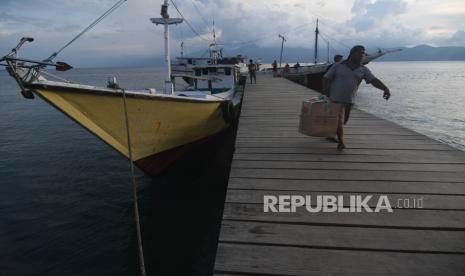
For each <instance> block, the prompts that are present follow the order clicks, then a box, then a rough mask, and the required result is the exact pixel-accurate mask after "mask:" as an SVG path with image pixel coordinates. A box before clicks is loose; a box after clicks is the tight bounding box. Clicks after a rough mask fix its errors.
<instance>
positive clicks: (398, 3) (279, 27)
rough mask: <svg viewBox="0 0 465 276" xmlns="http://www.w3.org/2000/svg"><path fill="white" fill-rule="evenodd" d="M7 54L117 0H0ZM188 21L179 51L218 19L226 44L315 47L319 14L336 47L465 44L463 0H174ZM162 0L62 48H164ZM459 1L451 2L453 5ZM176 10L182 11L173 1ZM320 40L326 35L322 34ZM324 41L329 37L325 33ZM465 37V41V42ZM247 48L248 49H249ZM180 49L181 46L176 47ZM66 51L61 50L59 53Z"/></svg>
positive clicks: (96, 52) (36, 47)
mask: <svg viewBox="0 0 465 276" xmlns="http://www.w3.org/2000/svg"><path fill="white" fill-rule="evenodd" d="M0 1H1V10H0V37H1V40H0V55H1V54H2V53H3V52H7V51H9V50H10V48H11V47H12V46H14V45H15V44H16V43H17V41H18V40H19V38H20V37H21V36H25V35H28V36H33V37H34V38H36V40H35V41H34V43H33V44H32V45H30V46H28V47H25V49H24V51H25V53H27V54H30V55H31V57H36V58H42V57H43V56H44V55H49V54H50V53H51V52H53V51H55V50H57V48H60V47H61V46H62V45H64V44H65V43H67V42H68V41H69V40H70V39H72V38H73V37H74V36H75V35H76V34H78V33H79V32H80V31H81V30H82V29H84V28H85V27H86V26H87V25H88V24H90V23H91V22H92V21H93V20H95V19H96V18H98V17H99V16H100V15H101V14H102V13H103V12H105V11H106V10H107V9H108V8H110V7H111V6H112V5H113V4H114V3H116V2H117V0H21V1H18V0H0ZM174 1H175V3H176V5H177V7H178V8H179V9H180V10H181V12H182V13H183V15H184V16H185V18H186V19H187V20H188V21H189V23H190V25H191V26H192V27H193V28H194V29H195V30H196V32H198V33H199V34H200V35H201V37H202V38H200V37H198V36H197V35H196V34H194V32H193V31H192V30H191V29H190V28H189V26H188V25H187V24H186V23H183V24H181V25H178V26H172V27H171V29H170V30H171V38H172V40H171V46H172V47H171V48H172V53H179V51H180V44H181V42H182V41H183V42H184V45H185V53H186V54H189V53H198V52H201V51H205V50H206V49H207V48H208V45H209V42H210V41H205V40H211V39H212V32H211V30H212V24H211V22H212V21H213V20H215V30H216V36H217V40H218V41H219V42H220V43H223V44H225V52H226V53H228V51H230V50H232V49H234V48H242V49H247V48H251V47H258V48H260V47H262V48H270V47H274V48H279V47H280V45H281V40H280V39H279V38H278V34H283V35H284V36H285V37H286V39H287V41H286V43H285V47H300V48H308V49H309V55H310V53H311V51H310V48H312V47H313V43H314V28H315V21H316V18H319V19H320V31H321V34H322V35H323V36H324V39H326V40H329V41H330V43H331V45H330V46H331V47H332V48H336V50H338V51H339V50H341V51H345V50H347V48H349V47H351V46H353V45H355V44H364V45H365V46H367V47H377V46H379V47H383V48H388V47H397V46H404V45H418V44H434V45H447V44H450V45H465V44H464V39H463V35H464V34H463V30H465V21H464V20H463V16H465V14H464V12H465V6H463V0H430V1H418V0H350V1H324V0H254V1H243V0H221V1H217V0H174ZM161 3H162V0H158V1H154V0H128V1H127V2H125V3H124V4H123V5H122V6H121V7H120V8H119V9H118V10H116V11H115V12H114V13H112V14H111V15H110V16H108V17H107V18H105V20H103V21H102V22H101V23H99V24H98V25H97V26H96V27H95V28H94V29H92V30H91V31H90V32H89V33H86V34H85V35H84V36H82V37H81V38H80V39H79V40H77V41H76V42H75V43H73V44H72V45H71V46H70V47H68V48H67V49H66V50H65V51H63V53H62V54H61V55H62V56H63V57H65V58H74V59H75V60H77V61H78V62H79V61H80V59H79V57H84V56H85V57H86V58H88V59H91V58H92V57H102V56H105V57H107V56H108V57H111V56H114V57H118V56H121V55H128V54H137V55H141V56H147V57H151V56H160V55H162V54H163V28H162V27H161V26H155V25H153V24H152V23H150V21H149V18H151V17H159V16H160V15H159V13H160V4H161ZM451 7H452V8H451ZM461 7H462V8H461ZM169 14H170V15H171V16H172V17H179V15H178V14H177V11H176V10H175V8H174V7H173V5H171V3H170V8H169ZM320 41H321V40H320ZM321 42H322V45H324V44H325V42H324V41H321ZM461 43H462V44H461ZM245 54H247V53H245ZM173 55H174V54H173ZM60 57H61V56H60Z"/></svg>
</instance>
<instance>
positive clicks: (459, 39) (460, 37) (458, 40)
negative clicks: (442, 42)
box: [447, 30, 465, 46]
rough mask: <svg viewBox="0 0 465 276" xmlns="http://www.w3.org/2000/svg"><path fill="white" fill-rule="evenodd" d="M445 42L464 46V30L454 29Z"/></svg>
mask: <svg viewBox="0 0 465 276" xmlns="http://www.w3.org/2000/svg"><path fill="white" fill-rule="evenodd" d="M447 42H450V43H451V44H452V45H456V46H465V31H463V30H458V31H456V32H455V33H454V34H453V35H452V36H451V37H450V38H449V39H447Z"/></svg>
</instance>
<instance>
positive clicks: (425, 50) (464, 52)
mask: <svg viewBox="0 0 465 276" xmlns="http://www.w3.org/2000/svg"><path fill="white" fill-rule="evenodd" d="M396 49H402V51H399V52H394V53H389V54H387V55H385V56H383V57H381V58H379V59H377V60H376V61H452V60H464V61H465V47H432V46H428V45H419V46H415V47H412V48H407V47H398V48H396ZM377 50H378V49H368V50H367V51H368V52H376V51H377ZM348 52H349V49H347V51H346V52H343V53H341V54H343V55H344V57H347V55H348ZM239 53H243V54H245V55H247V56H248V57H250V58H252V59H255V58H261V59H262V60H263V61H264V62H266V63H271V62H272V61H273V60H274V59H276V60H278V61H279V54H280V48H253V47H248V48H242V49H241V48H239V49H236V50H232V51H228V49H226V54H239ZM318 56H319V60H320V61H326V60H327V50H326V49H319V55H318ZM330 59H331V60H332V56H330ZM283 60H284V61H286V62H290V63H293V62H297V61H298V62H301V63H302V62H311V61H313V49H303V48H285V49H284V54H283Z"/></svg>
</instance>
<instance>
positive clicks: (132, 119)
mask: <svg viewBox="0 0 465 276" xmlns="http://www.w3.org/2000/svg"><path fill="white" fill-rule="evenodd" d="M161 10H162V11H161V15H162V18H152V19H151V21H152V23H154V24H157V25H158V24H162V25H164V27H165V65H166V74H165V81H164V89H163V91H156V90H155V89H149V90H142V91H136V90H123V89H122V88H119V87H118V84H117V82H116V80H112V81H110V82H109V85H108V86H107V87H96V86H89V85H82V84H75V83H71V82H69V81H66V80H63V79H58V81H52V80H49V79H48V78H49V77H50V76H52V77H53V75H51V74H50V73H49V72H47V71H45V70H43V69H44V68H45V67H46V66H54V67H56V69H57V70H59V71H64V70H69V69H71V66H69V65H67V64H66V63H63V62H56V63H52V62H51V61H34V60H26V59H22V58H19V57H18V51H19V48H20V47H21V46H22V45H23V44H24V43H25V42H32V41H33V39H32V38H23V39H21V41H20V43H19V44H18V45H17V47H16V48H15V49H13V51H12V52H10V53H9V54H8V55H6V56H5V57H3V58H2V59H0V62H1V61H4V62H5V64H2V65H4V66H6V69H7V70H8V72H9V73H10V75H11V76H12V77H13V78H14V79H15V80H16V81H17V83H18V85H19V87H20V88H21V93H22V94H23V96H24V97H26V98H34V95H37V96H39V97H41V98H42V99H44V100H45V101H46V102H47V103H49V104H51V105H52V106H54V107H55V108H57V109H58V110H59V111H61V112H62V113H64V114H66V115H67V116H68V117H70V118H71V119H73V120H74V121H76V122H77V123H79V124H80V125H81V126H83V127H84V128H86V129H87V130H89V131H90V132H91V133H93V134H95V135H96V136H97V137H99V138H100V139H102V140H103V141H104V142H106V143H107V144H109V145H110V146H112V147H113V148H114V149H116V150H117V151H118V152H120V153H121V154H123V155H124V156H125V157H127V158H129V156H130V155H129V146H128V139H127V132H126V131H127V128H126V124H125V119H126V115H125V114H127V119H128V122H129V130H130V132H129V134H130V137H131V148H132V160H133V161H134V163H135V164H136V165H137V166H138V167H139V168H141V169H142V170H143V171H145V172H146V173H148V174H150V175H157V174H159V173H160V172H161V171H163V170H164V169H165V168H166V167H167V166H169V165H170V164H171V163H172V162H174V161H175V160H176V159H177V158H178V157H180V156H181V155H182V154H183V153H184V152H185V151H186V150H187V149H188V148H189V146H190V145H192V144H194V143H197V142H199V141H204V140H206V139H208V138H210V137H212V136H213V135H215V134H217V133H219V132H221V131H223V130H224V129H226V128H227V127H228V126H229V125H230V124H231V122H232V121H233V120H234V119H235V118H236V117H237V114H238V108H239V107H240V103H241V100H242V93H243V86H240V85H238V81H239V76H240V69H241V68H240V66H238V65H237V64H234V63H231V64H198V65H195V66H193V67H192V70H193V71H191V72H185V73H187V74H184V75H183V74H178V76H179V77H187V78H189V79H191V80H192V82H191V83H192V85H191V86H190V87H188V88H186V89H185V90H183V91H177V90H175V87H174V84H173V83H174V82H173V78H174V77H177V76H176V75H175V74H172V73H171V69H170V56H169V25H171V24H179V23H181V22H182V19H176V18H170V17H169V15H168V1H167V0H165V1H164V4H163V5H162V9H161ZM124 99H125V100H124ZM125 103H126V104H125ZM125 105H126V106H127V109H126V110H127V112H125Z"/></svg>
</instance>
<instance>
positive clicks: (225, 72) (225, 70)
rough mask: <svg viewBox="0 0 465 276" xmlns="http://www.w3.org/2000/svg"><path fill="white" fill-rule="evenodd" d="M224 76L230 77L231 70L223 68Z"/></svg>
mask: <svg viewBox="0 0 465 276" xmlns="http://www.w3.org/2000/svg"><path fill="white" fill-rule="evenodd" d="M224 74H225V75H226V76H230V75H231V68H224Z"/></svg>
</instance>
